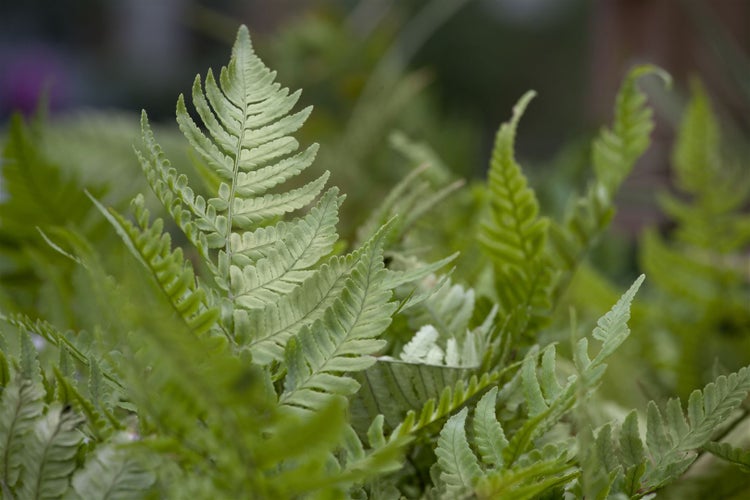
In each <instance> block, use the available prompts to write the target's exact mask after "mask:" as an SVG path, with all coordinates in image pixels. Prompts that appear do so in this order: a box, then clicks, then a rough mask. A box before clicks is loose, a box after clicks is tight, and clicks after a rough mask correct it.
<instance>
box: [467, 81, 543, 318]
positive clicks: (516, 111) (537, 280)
mask: <svg viewBox="0 0 750 500" xmlns="http://www.w3.org/2000/svg"><path fill="white" fill-rule="evenodd" d="M534 95H535V94H534V92H527V93H526V94H525V95H524V96H523V97H521V99H520V100H519V102H518V104H516V105H515V107H514V108H513V117H512V118H511V120H510V121H509V122H507V123H504V124H503V125H502V126H501V127H500V130H499V131H498V133H497V137H496V139H495V146H494V149H493V151H492V159H491V161H490V170H489V174H488V187H489V194H490V202H489V203H490V210H489V217H488V219H487V220H485V222H484V223H483V224H482V226H481V231H480V233H479V241H480V243H481V244H482V246H483V248H484V249H485V252H486V253H487V254H488V255H489V256H490V258H491V259H492V262H493V263H494V267H495V283H496V288H497V292H498V295H499V298H500V303H501V305H502V306H503V309H504V310H505V311H506V312H510V311H512V310H514V309H515V308H516V307H518V306H522V307H531V308H532V310H533V311H534V318H535V321H536V320H537V319H541V318H542V317H543V316H544V314H545V313H546V311H547V309H549V306H550V304H549V301H548V294H547V288H548V286H549V285H550V283H551V279H552V276H551V273H550V269H549V268H548V262H547V261H546V258H545V257H544V245H545V242H546V239H547V228H548V225H549V221H548V219H547V218H546V217H540V216H539V203H538V202H537V200H536V196H535V194H534V191H533V190H532V189H531V188H530V187H528V185H527V180H526V177H524V175H523V173H522V171H521V167H520V166H519V165H518V163H517V162H516V160H515V157H514V152H513V148H514V141H515V135H516V128H517V126H518V122H519V120H520V119H521V115H522V114H523V112H524V111H525V109H526V106H527V105H528V103H529V101H531V99H532V98H533V97H534Z"/></svg>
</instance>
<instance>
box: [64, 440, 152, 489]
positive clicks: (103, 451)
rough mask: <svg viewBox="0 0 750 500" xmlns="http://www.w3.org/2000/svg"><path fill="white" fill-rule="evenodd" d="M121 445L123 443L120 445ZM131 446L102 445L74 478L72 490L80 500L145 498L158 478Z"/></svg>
mask: <svg viewBox="0 0 750 500" xmlns="http://www.w3.org/2000/svg"><path fill="white" fill-rule="evenodd" d="M120 446H122V445H121V444H120ZM129 451H130V450H129V449H128V448H120V447H118V443H117V440H115V443H114V444H108V445H103V446H99V447H97V448H96V451H95V452H94V453H93V454H92V455H91V456H90V457H89V458H88V459H87V460H86V464H85V465H84V466H83V467H82V468H80V469H78V470H77V471H76V472H75V474H74V475H73V477H72V479H71V485H72V487H73V491H75V493H76V494H77V495H78V498H81V499H91V500H94V499H102V500H104V499H107V500H129V499H133V498H142V497H143V496H144V495H145V493H146V492H147V491H148V489H149V488H150V487H151V485H152V484H153V483H154V480H155V477H154V475H153V473H152V472H151V471H149V470H146V469H145V468H144V466H143V465H142V464H141V463H139V462H138V461H137V460H136V459H134V458H133V456H132V455H131V454H130V453H128V452H129Z"/></svg>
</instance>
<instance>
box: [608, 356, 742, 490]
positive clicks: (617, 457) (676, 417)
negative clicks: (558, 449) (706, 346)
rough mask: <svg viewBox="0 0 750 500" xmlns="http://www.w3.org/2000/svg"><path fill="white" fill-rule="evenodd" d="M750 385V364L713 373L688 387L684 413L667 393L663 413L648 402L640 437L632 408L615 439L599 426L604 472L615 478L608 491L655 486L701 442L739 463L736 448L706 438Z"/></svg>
mask: <svg viewBox="0 0 750 500" xmlns="http://www.w3.org/2000/svg"><path fill="white" fill-rule="evenodd" d="M749 390H750V370H749V369H748V368H743V369H741V370H740V371H738V372H736V373H732V374H730V375H729V376H726V377H725V376H721V377H719V378H717V379H716V381H715V382H712V383H710V384H708V385H707V386H706V387H705V388H704V389H703V390H702V391H698V390H696V391H693V393H692V394H691V395H690V399H689V401H688V405H687V412H686V413H685V412H684V411H683V409H682V405H681V404H680V401H679V400H678V399H670V400H669V401H668V402H667V405H666V410H665V411H664V413H662V411H660V410H659V408H658V406H657V405H656V404H655V403H654V402H653V401H652V402H650V403H649V405H648V412H647V418H646V433H645V436H646V438H645V440H644V439H643V438H642V437H641V434H640V432H639V429H638V417H637V415H636V412H635V411H633V412H631V413H630V414H629V415H628V416H627V418H626V419H625V421H624V423H623V424H622V427H621V429H620V432H619V438H618V440H617V441H616V440H615V439H614V438H613V436H612V435H611V432H610V429H609V427H605V428H603V429H601V430H600V431H599V435H598V437H597V442H596V445H597V448H598V449H600V450H602V451H603V453H602V455H603V458H605V459H606V460H605V462H604V463H605V464H606V469H607V472H608V473H609V474H611V475H612V477H613V478H614V480H613V483H612V484H611V488H612V492H613V493H615V492H619V493H624V494H626V495H628V497H631V498H641V497H643V496H645V495H647V494H649V493H650V492H653V491H656V490H658V489H659V488H661V487H663V486H664V485H665V484H666V483H668V482H670V481H673V480H674V479H675V478H677V477H679V476H680V475H681V474H683V473H684V472H685V470H686V469H687V468H688V467H690V465H691V464H692V463H693V462H694V461H695V460H696V458H697V456H698V453H697V452H698V451H699V450H700V449H701V448H702V447H704V446H706V447H707V449H709V450H711V451H712V452H713V451H715V452H716V454H717V455H719V456H723V457H726V458H727V459H729V460H732V461H735V462H737V463H739V464H742V463H743V462H742V460H743V458H742V455H741V453H738V451H735V450H732V448H731V446H729V447H727V445H726V444H725V445H723V446H722V445H718V444H717V443H709V440H710V439H711V436H712V435H713V434H714V433H715V431H716V429H717V428H719V427H720V425H721V424H723V423H724V422H725V421H726V420H727V419H728V418H729V417H730V416H731V415H732V412H733V411H734V410H736V409H737V408H738V407H739V406H740V404H742V402H743V400H744V399H745V397H746V396H747V394H748V391H749Z"/></svg>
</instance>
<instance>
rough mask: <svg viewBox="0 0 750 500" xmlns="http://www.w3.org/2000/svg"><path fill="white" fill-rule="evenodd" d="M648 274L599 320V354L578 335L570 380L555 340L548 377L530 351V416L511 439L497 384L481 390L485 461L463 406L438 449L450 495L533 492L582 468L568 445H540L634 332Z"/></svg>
mask: <svg viewBox="0 0 750 500" xmlns="http://www.w3.org/2000/svg"><path fill="white" fill-rule="evenodd" d="M642 281H643V277H641V278H639V279H638V280H637V281H636V282H635V283H634V284H633V286H631V288H630V289H629V290H628V291H627V292H626V293H625V294H624V295H623V296H622V297H621V298H620V300H619V301H618V302H617V303H616V304H615V305H614V306H613V307H612V309H611V310H610V311H609V312H608V313H607V314H605V315H604V316H603V317H602V318H601V319H600V320H599V322H598V324H597V327H596V328H595V329H594V332H593V333H592V336H593V338H594V339H596V340H598V341H600V342H601V348H600V350H599V352H598V353H597V355H596V356H595V357H594V358H593V359H590V358H589V355H588V352H587V351H588V341H587V339H586V338H582V339H581V340H579V341H578V343H577V345H576V357H575V362H576V367H577V369H578V371H579V374H578V376H575V375H573V376H571V377H569V378H568V381H567V382H566V384H565V385H564V386H561V385H560V384H559V382H558V381H557V373H556V370H557V367H556V362H555V347H554V346H550V347H548V348H546V349H545V350H544V352H543V354H542V356H541V358H542V359H541V377H540V376H539V375H538V374H537V361H536V357H537V356H536V353H535V352H533V351H532V352H531V353H530V354H529V355H527V356H526V358H525V359H524V361H523V365H522V367H521V369H520V371H519V374H518V375H517V377H518V378H519V379H520V382H519V384H518V385H520V389H521V391H522V394H523V399H524V401H525V404H526V411H527V413H528V417H527V418H526V419H525V420H524V421H523V422H522V424H521V425H520V427H518V428H517V429H516V430H515V432H514V433H513V435H512V436H511V437H510V438H507V437H506V433H505V430H504V428H503V425H502V424H501V423H500V421H499V420H498V419H497V416H496V414H495V412H496V404H497V399H498V391H497V390H496V389H491V390H490V391H488V392H487V393H486V394H485V395H484V396H483V397H482V399H481V400H480V401H479V403H477V405H476V408H475V410H474V424H473V428H474V439H473V442H474V444H475V447H476V449H477V450H478V451H479V458H480V459H481V463H480V462H479V461H478V459H477V456H476V455H475V454H474V451H473V450H472V448H471V447H470V445H469V441H468V439H467V436H466V434H465V431H464V426H465V420H466V416H467V412H468V410H467V409H466V408H464V409H463V410H462V411H461V412H459V413H458V414H456V415H454V416H453V417H451V418H450V419H449V420H448V422H446V424H445V426H443V430H442V431H441V438H440V440H438V444H437V449H436V451H435V453H436V455H437V456H438V466H439V467H440V469H441V474H440V481H441V488H442V489H443V490H444V493H445V495H447V496H448V497H451V496H454V495H459V494H466V493H467V492H469V491H474V492H475V493H476V494H477V495H478V496H480V497H486V498H493V497H497V496H498V495H511V496H512V497H513V498H532V497H535V496H537V495H540V494H542V493H544V492H545V491H548V490H550V489H552V488H555V487H558V486H560V485H564V484H566V483H568V482H570V481H572V480H573V479H574V478H575V477H577V475H578V474H579V471H577V470H575V468H573V464H572V463H571V462H570V458H571V457H569V456H568V452H567V449H568V447H567V444H563V445H562V446H554V445H550V447H549V448H548V449H546V451H543V452H542V456H536V455H535V453H536V450H534V449H533V444H534V442H535V441H536V440H537V439H538V438H540V437H542V436H543V435H544V434H546V433H547V432H548V431H549V430H550V429H551V428H552V427H553V426H554V425H555V424H557V423H558V422H559V421H560V419H561V418H562V417H563V416H564V415H565V414H566V413H568V412H569V411H570V410H571V409H572V408H573V405H574V404H575V403H576V399H577V397H578V395H579V394H584V395H585V394H586V393H587V392H589V391H591V390H593V388H594V387H595V386H596V385H597V384H598V382H599V380H600V379H601V377H602V374H603V372H604V369H605V368H606V364H605V363H604V361H605V360H606V359H607V358H608V357H609V356H611V355H612V353H613V352H614V351H615V350H616V349H617V348H618V347H619V346H620V345H621V344H622V343H623V342H624V341H625V339H626V338H627V336H628V335H629V333H630V331H629V329H628V327H627V321H628V319H629V317H630V304H631V302H632V301H633V298H634V296H635V293H636V292H637V290H638V288H639V287H640V285H641V283H642ZM507 387H509V388H512V386H507ZM511 390H512V389H511ZM507 397H508V396H507V394H504V395H503V398H507ZM480 465H481V466H480Z"/></svg>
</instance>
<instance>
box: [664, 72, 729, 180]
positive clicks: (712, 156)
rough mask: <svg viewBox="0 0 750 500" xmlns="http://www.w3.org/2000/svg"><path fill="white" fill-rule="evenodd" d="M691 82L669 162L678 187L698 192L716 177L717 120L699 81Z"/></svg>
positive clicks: (718, 163) (717, 165) (719, 159)
mask: <svg viewBox="0 0 750 500" xmlns="http://www.w3.org/2000/svg"><path fill="white" fill-rule="evenodd" d="M691 83H692V85H691V94H692V95H691V99H690V102H689V103H688V106H687V109H686V110H685V115H684V116H683V118H682V120H681V122H680V129H679V132H678V134H677V143H676V144H675V148H674V152H673V154H672V165H673V170H674V173H675V174H676V179H675V180H676V182H677V185H678V187H679V188H680V189H682V190H683V191H685V192H687V193H691V194H699V193H701V192H703V191H704V190H706V189H707V187H708V186H711V185H712V184H714V183H715V182H716V181H717V179H716V174H717V173H718V172H717V169H718V167H719V165H720V161H721V158H720V150H719V148H720V142H719V123H718V121H717V120H716V115H715V113H714V111H713V110H712V109H711V102H710V100H709V98H708V95H707V94H706V90H705V88H704V87H703V85H702V84H701V83H700V82H699V81H698V80H693V81H692V82H691Z"/></svg>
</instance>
